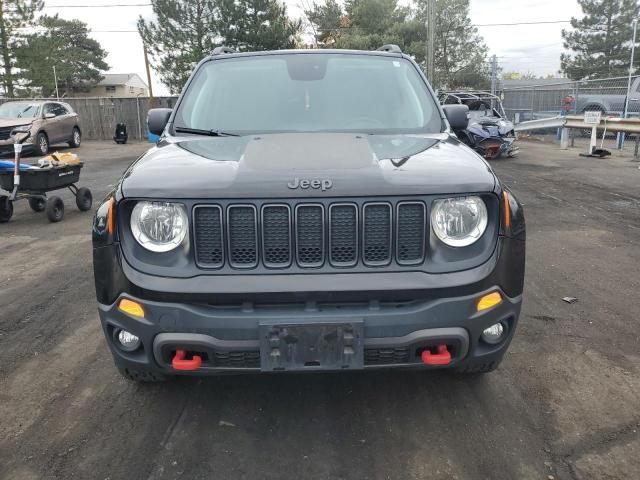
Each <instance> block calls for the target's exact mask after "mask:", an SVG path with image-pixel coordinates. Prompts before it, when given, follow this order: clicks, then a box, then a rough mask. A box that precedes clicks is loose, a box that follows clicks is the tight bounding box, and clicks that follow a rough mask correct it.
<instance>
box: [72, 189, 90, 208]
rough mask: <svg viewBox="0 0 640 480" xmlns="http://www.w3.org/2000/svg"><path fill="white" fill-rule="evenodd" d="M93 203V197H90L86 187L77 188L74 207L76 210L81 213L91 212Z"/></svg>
mask: <svg viewBox="0 0 640 480" xmlns="http://www.w3.org/2000/svg"><path fill="white" fill-rule="evenodd" d="M92 203H93V196H92V195H91V190H89V189H88V188H86V187H82V188H79V189H78V191H77V192H76V206H77V207H78V210H80V211H81V212H86V211H89V210H91V205H92Z"/></svg>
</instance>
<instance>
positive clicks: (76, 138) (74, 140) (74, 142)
mask: <svg viewBox="0 0 640 480" xmlns="http://www.w3.org/2000/svg"><path fill="white" fill-rule="evenodd" d="M81 140H82V135H81V134H80V129H79V128H78V127H73V132H71V141H69V146H70V147H72V148H78V147H79V146H80V141H81Z"/></svg>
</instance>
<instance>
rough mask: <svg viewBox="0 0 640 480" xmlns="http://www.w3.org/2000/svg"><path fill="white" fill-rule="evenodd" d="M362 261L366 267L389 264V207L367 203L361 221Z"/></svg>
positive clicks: (385, 204) (384, 204)
mask: <svg viewBox="0 0 640 480" xmlns="http://www.w3.org/2000/svg"><path fill="white" fill-rule="evenodd" d="M362 259H363V261H364V263H365V264H366V265H370V266H381V265H388V264H389V263H390V262H391V205H389V204H388V203H367V204H365V206H364V208H363V219H362Z"/></svg>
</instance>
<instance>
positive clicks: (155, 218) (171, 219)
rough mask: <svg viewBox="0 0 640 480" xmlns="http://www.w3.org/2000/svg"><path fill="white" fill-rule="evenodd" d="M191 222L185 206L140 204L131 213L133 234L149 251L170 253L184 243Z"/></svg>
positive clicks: (157, 203)
mask: <svg viewBox="0 0 640 480" xmlns="http://www.w3.org/2000/svg"><path fill="white" fill-rule="evenodd" d="M188 224H189V220H188V219H187V212H186V211H185V208H184V205H182V204H180V203H167V202H138V204H137V205H136V206H135V207H134V208H133V212H131V232H132V233H133V236H134V237H135V239H136V240H137V241H138V243H139V244H140V245H142V246H143V247H144V248H146V249H147V250H151V251H152V252H168V251H169V250H173V249H174V248H176V247H177V246H178V245H180V244H181V243H182V241H183V240H184V237H185V236H186V234H187V228H188Z"/></svg>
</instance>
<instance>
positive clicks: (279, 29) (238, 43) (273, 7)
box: [221, 0, 302, 51]
mask: <svg viewBox="0 0 640 480" xmlns="http://www.w3.org/2000/svg"><path fill="white" fill-rule="evenodd" d="M229 3H232V4H233V6H232V7H231V8H223V10H224V11H225V12H228V11H230V12H233V13H232V16H233V17H235V21H233V22H230V23H226V22H225V23H224V25H226V28H224V29H222V32H221V33H222V37H223V38H224V43H225V45H227V46H230V47H233V48H235V49H237V50H239V51H258V50H279V49H287V48H295V46H296V41H297V36H298V34H299V33H300V31H301V29H302V24H301V22H300V21H299V20H292V19H290V18H289V17H288V16H287V8H286V7H285V5H284V4H283V3H280V1H278V0H236V1H235V2H229ZM225 6H226V2H225Z"/></svg>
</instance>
